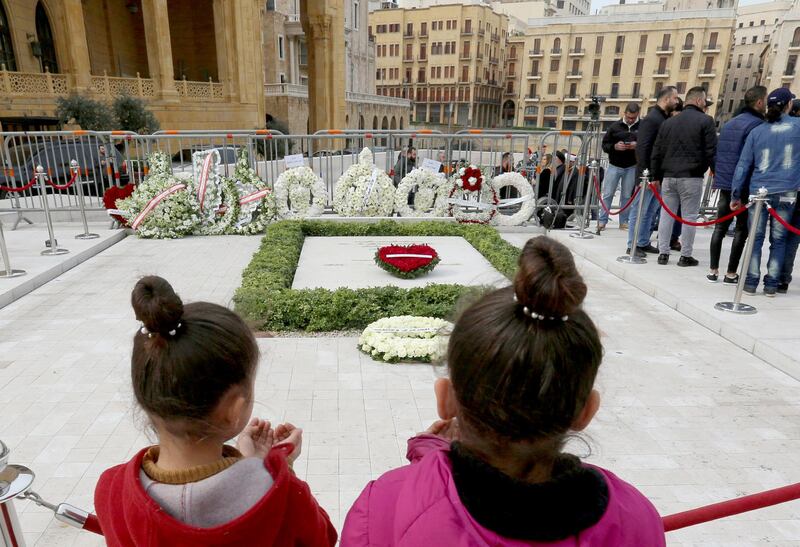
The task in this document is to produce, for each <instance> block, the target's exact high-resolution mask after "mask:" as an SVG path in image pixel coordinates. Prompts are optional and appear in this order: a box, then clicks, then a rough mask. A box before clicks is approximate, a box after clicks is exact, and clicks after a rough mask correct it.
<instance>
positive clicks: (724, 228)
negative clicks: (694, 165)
mask: <svg viewBox="0 0 800 547" xmlns="http://www.w3.org/2000/svg"><path fill="white" fill-rule="evenodd" d="M730 213H731V191H730V190H720V191H719V203H718V204H717V218H722V217H724V216H725V215H728V214H730ZM748 214H749V212H748V211H745V212H744V213H741V214H740V215H739V216H737V217H736V231H735V232H734V236H733V244H732V245H731V256H730V258H729V259H728V272H730V273H734V272H736V271H737V270H738V269H739V260H740V259H741V258H742V251H744V246H745V243H747V231H748V230H747V215H748ZM731 222H733V219H730V220H726V221H725V222H720V223H719V224H717V225H716V226H714V234H713V235H712V236H711V269H712V270H716V269H718V268H719V255H720V254H721V253H722V242H723V241H724V240H725V235H726V234H727V233H728V228H730V225H731Z"/></svg>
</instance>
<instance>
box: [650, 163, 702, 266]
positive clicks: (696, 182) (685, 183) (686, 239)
mask: <svg viewBox="0 0 800 547" xmlns="http://www.w3.org/2000/svg"><path fill="white" fill-rule="evenodd" d="M661 196H662V197H663V198H664V203H665V204H666V205H667V207H669V209H670V211H672V212H673V213H676V212H677V211H678V206H680V209H681V217H683V218H684V219H686V220H691V221H696V220H697V216H698V214H699V213H700V200H701V199H702V197H703V179H702V178H700V177H698V178H680V179H673V178H669V177H664V181H663V182H662V184H661ZM674 222H675V221H674V220H673V219H672V217H671V216H670V215H669V214H668V213H667V212H666V211H662V212H661V220H660V221H659V223H658V252H659V253H660V254H669V242H670V238H671V237H672V225H673V223H674ZM695 231H696V228H695V227H694V226H688V225H684V226H683V233H682V234H681V256H692V250H693V247H694V234H695Z"/></svg>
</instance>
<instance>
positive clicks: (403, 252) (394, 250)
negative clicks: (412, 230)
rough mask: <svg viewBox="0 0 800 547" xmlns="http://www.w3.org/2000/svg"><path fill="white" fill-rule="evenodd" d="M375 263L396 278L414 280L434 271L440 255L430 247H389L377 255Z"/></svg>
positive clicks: (382, 249) (383, 248) (380, 250)
mask: <svg viewBox="0 0 800 547" xmlns="http://www.w3.org/2000/svg"><path fill="white" fill-rule="evenodd" d="M375 263H376V264H377V265H378V266H380V267H381V268H383V269H384V270H386V271H387V272H389V273H390V274H392V275H394V276H395V277H402V278H404V279H412V278H414V277H419V276H421V275H424V274H426V273H428V272H429V271H431V270H432V269H434V268H435V267H436V265H437V264H438V263H439V254H438V253H437V252H436V251H435V250H434V248H433V247H431V246H430V245H416V244H414V245H387V246H385V247H381V248H380V249H378V252H376V253H375Z"/></svg>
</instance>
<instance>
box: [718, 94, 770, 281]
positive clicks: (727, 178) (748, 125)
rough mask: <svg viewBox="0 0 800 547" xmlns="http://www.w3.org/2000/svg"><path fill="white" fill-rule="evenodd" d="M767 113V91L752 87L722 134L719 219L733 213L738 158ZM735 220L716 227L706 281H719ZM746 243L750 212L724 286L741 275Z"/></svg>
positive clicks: (739, 226)
mask: <svg viewBox="0 0 800 547" xmlns="http://www.w3.org/2000/svg"><path fill="white" fill-rule="evenodd" d="M766 111H767V88H766V87H763V86H760V85H757V86H755V87H751V88H750V89H748V90H747V92H745V94H744V108H742V109H741V111H740V113H739V115H738V116H736V117H735V118H733V119H732V120H730V121H729V122H728V123H726V124H725V125H724V126H722V131H720V133H719V144H718V145H717V159H716V162H715V165H714V190H719V202H718V203H717V218H722V217H724V216H726V215H728V214H730V212H731V208H730V204H731V180H733V172H734V171H735V170H736V164H737V163H738V162H739V155H740V154H741V153H742V148H743V147H744V141H745V139H747V135H749V134H750V131H752V130H753V129H755V128H756V127H758V126H759V125H761V124H762V123H764V113H765V112H766ZM731 222H733V219H731V220H726V221H725V222H721V223H719V224H717V225H716V226H714V234H713V235H712V236H711V264H710V268H711V269H710V271H709V273H708V275H707V276H706V278H707V279H708V280H709V281H710V282H712V283H716V282H717V281H718V280H719V257H720V254H721V253H722V242H723V241H724V240H725V235H726V234H727V233H728V228H729V227H730V225H731ZM746 241H747V210H745V211H744V212H743V213H741V214H740V215H739V216H738V217H736V232H735V234H734V236H733V244H732V245H731V256H730V258H729V259H728V270H727V272H726V274H725V277H724V278H723V280H722V281H723V283H728V284H731V285H733V284H736V283H737V282H738V281H739V275H738V274H737V273H736V271H737V270H738V269H739V260H740V259H741V257H742V251H743V250H744V245H745V242H746Z"/></svg>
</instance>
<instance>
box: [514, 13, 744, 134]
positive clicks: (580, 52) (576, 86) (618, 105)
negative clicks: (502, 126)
mask: <svg viewBox="0 0 800 547" xmlns="http://www.w3.org/2000/svg"><path fill="white" fill-rule="evenodd" d="M734 19H735V11H734V10H733V9H712V10H706V11H683V12H681V11H675V12H672V11H662V12H656V13H632V14H628V13H621V14H615V15H613V16H609V15H597V16H590V17H570V18H544V19H536V20H529V21H528V28H527V30H526V32H525V34H524V36H512V37H511V38H510V41H509V49H511V48H512V47H516V51H520V50H521V53H522V57H523V61H522V62H521V63H520V64H519V65H521V66H519V65H517V66H519V69H518V70H521V74H515V73H513V72H512V71H511V70H509V71H508V75H507V78H506V89H507V90H508V89H511V88H512V87H516V86H519V87H518V89H519V93H518V94H517V96H516V104H514V105H511V104H510V101H509V102H507V103H506V104H505V105H504V108H503V112H504V115H505V114H506V113H509V115H510V112H514V113H515V116H514V118H515V121H514V123H513V125H517V126H528V127H552V128H562V129H581V128H583V127H584V125H585V123H586V120H587V119H588V118H586V117H585V116H584V110H585V108H586V105H587V104H588V103H589V102H590V97H591V96H593V95H599V96H604V97H606V101H605V102H604V103H603V104H602V117H601V119H602V120H603V121H605V122H611V121H613V120H616V119H618V118H619V117H620V115H621V113H622V111H623V110H624V108H625V105H626V104H627V103H628V102H631V101H633V102H638V103H640V104H641V106H642V108H643V110H644V111H646V110H647V109H648V107H649V106H651V105H653V104H654V95H655V94H656V93H657V92H658V90H659V89H661V88H662V87H663V86H666V85H675V86H677V87H678V90H679V92H680V93H681V94H683V93H685V92H686V90H688V89H689V88H691V87H693V86H698V85H700V86H703V87H705V88H706V89H707V90H708V94H709V97H710V98H712V99H716V98H718V97H719V95H720V91H721V88H722V81H723V78H724V70H725V64H726V62H727V59H728V54H729V51H730V47H731V37H732V34H733V27H734ZM510 65H511V63H510V62H509V66H510ZM714 111H715V109H714V107H711V109H709V114H711V115H714ZM504 122H505V123H506V124H507V125H511V122H510V120H508V119H504Z"/></svg>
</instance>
